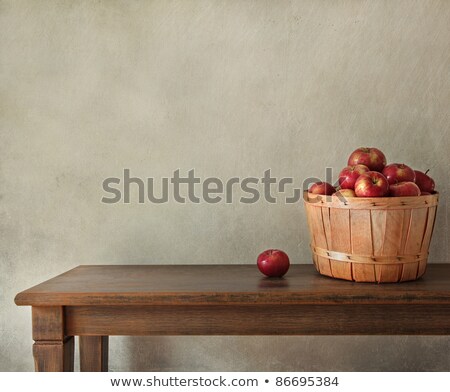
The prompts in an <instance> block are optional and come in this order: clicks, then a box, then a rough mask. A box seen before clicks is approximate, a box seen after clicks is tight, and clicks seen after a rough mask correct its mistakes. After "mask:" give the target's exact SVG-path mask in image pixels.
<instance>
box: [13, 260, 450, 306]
mask: <svg viewBox="0 0 450 392" xmlns="http://www.w3.org/2000/svg"><path fill="white" fill-rule="evenodd" d="M15 302H16V304H17V305H32V306H55V305H60V306H77V305H215V304H217V305H269V304H286V305H295V304H299V305H300V304H366V303H367V304H447V305H448V304H450V264H429V265H428V269H427V272H426V274H425V275H424V276H423V277H422V278H420V279H419V280H417V281H413V282H404V283H390V284H389V283H385V284H376V283H354V282H348V281H344V280H337V279H332V278H328V277H324V276H322V275H319V274H318V273H317V272H316V271H315V269H314V267H313V266H312V265H305V264H302V265H291V268H290V269H289V271H288V273H287V274H286V275H285V276H284V277H283V278H266V277H264V276H263V275H262V274H261V273H260V272H259V271H258V269H257V267H256V265H248V264H246V265H235V264H234V265H81V266H78V267H76V268H74V269H72V270H69V271H67V272H65V273H63V274H61V275H59V276H56V277H55V278H52V279H50V280H48V281H46V282H43V283H41V284H39V285H37V286H34V287H32V288H30V289H28V290H25V291H22V292H21V293H19V294H17V296H16V298H15Z"/></svg>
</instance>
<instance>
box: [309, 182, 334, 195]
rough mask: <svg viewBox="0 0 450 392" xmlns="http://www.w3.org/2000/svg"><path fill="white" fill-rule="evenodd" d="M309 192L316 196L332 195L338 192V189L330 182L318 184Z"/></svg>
mask: <svg viewBox="0 0 450 392" xmlns="http://www.w3.org/2000/svg"><path fill="white" fill-rule="evenodd" d="M308 192H309V193H314V194H316V195H332V194H333V193H334V192H336V188H335V187H334V186H333V185H331V184H329V183H328V182H316V183H314V184H312V185H311V186H310V187H309V190H308Z"/></svg>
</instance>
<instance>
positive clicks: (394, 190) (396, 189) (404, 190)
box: [389, 181, 420, 197]
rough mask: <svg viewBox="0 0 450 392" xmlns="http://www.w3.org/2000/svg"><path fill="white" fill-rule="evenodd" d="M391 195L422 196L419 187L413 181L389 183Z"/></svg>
mask: <svg viewBox="0 0 450 392" xmlns="http://www.w3.org/2000/svg"><path fill="white" fill-rule="evenodd" d="M389 196H394V197H400V196H420V189H419V187H418V186H417V185H416V184H414V182H412V181H405V182H399V183H398V184H392V185H389Z"/></svg>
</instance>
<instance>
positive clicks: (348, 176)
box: [339, 164, 369, 189]
mask: <svg viewBox="0 0 450 392" xmlns="http://www.w3.org/2000/svg"><path fill="white" fill-rule="evenodd" d="M368 171H369V168H368V167H367V166H366V165H361V164H359V165H354V166H346V167H344V168H343V169H342V170H341V172H340V173H339V185H340V186H341V188H342V189H355V182H356V180H357V179H358V177H359V176H360V175H361V174H363V173H367V172H368Z"/></svg>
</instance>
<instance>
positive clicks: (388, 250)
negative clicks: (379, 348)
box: [304, 192, 439, 283]
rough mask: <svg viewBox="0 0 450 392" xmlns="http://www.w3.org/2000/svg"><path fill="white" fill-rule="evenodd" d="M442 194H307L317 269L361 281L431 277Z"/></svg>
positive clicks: (307, 213)
mask: <svg viewBox="0 0 450 392" xmlns="http://www.w3.org/2000/svg"><path fill="white" fill-rule="evenodd" d="M438 198H439V195H438V194H437V193H436V194H433V195H427V196H417V197H381V198H379V197H377V198H365V197H364V198H362V197H353V198H346V199H345V200H344V199H343V198H338V197H336V196H320V195H315V194H311V193H308V192H305V193H304V205H305V209H306V216H307V218H308V227H309V231H310V236H311V250H312V255H313V262H314V265H315V267H316V269H317V271H318V272H319V273H320V274H322V275H326V276H331V277H333V278H338V279H345V280H352V281H355V282H378V283H385V282H405V281H409V280H415V279H418V278H419V277H420V276H422V275H423V274H424V273H425V270H426V265H427V258H428V248H429V245H430V241H431V235H432V233H433V227H434V222H435V218H436V209H437V205H438Z"/></svg>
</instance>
